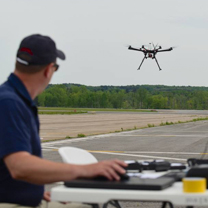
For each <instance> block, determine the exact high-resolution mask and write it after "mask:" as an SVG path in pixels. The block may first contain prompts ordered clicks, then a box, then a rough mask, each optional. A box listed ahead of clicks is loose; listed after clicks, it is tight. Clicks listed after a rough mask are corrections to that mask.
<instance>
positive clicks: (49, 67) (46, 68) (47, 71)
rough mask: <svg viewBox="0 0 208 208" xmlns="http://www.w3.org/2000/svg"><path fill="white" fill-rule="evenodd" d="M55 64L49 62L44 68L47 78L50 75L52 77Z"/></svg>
mask: <svg viewBox="0 0 208 208" xmlns="http://www.w3.org/2000/svg"><path fill="white" fill-rule="evenodd" d="M52 66H53V64H52V63H51V64H48V65H47V66H46V67H45V69H44V76H45V77H46V78H48V77H50V75H51V67H52Z"/></svg>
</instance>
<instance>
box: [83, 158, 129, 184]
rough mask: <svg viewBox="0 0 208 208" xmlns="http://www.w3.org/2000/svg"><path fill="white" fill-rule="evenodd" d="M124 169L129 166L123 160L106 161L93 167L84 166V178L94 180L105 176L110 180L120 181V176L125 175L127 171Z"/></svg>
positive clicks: (92, 165)
mask: <svg viewBox="0 0 208 208" xmlns="http://www.w3.org/2000/svg"><path fill="white" fill-rule="evenodd" d="M123 167H127V164H126V163H125V162H123V161H121V160H104V161H101V162H98V163H94V164H91V165H84V167H83V174H82V177H85V178H93V177H96V176H104V177H106V178H108V179H109V180H117V181H118V180H120V177H119V175H118V174H124V173H125V172H126V171H125V170H124V169H123Z"/></svg>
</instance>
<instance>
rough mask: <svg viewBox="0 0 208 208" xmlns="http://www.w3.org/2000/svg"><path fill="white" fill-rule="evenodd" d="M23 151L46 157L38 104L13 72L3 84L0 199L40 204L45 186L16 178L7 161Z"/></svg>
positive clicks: (1, 101) (0, 109)
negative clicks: (43, 149) (9, 157)
mask: <svg viewBox="0 0 208 208" xmlns="http://www.w3.org/2000/svg"><path fill="white" fill-rule="evenodd" d="M19 151H26V152H29V153H30V154H32V155H35V156H38V157H42V154H41V146H40V137H39V119H38V115H37V108H36V106H35V104H34V102H33V100H32V99H31V97H30V95H29V93H28V91H27V89H26V88H25V86H24V84H23V83H22V82H21V80H20V79H19V78H18V77H17V76H16V75H14V74H11V75H10V76H9V78H8V81H6V82H5V83H4V84H2V85H1V86H0V202H4V203H15V204H21V205H24V206H37V205H38V204H39V203H40V202H41V200H42V198H43V192H44V187H43V186H41V185H34V184H31V183H28V182H24V181H20V180H14V179H13V178H12V177H11V175H10V173H9V171H8V169H7V167H6V165H5V163H4V161H3V158H4V157H5V156H7V155H9V154H11V153H15V152H19Z"/></svg>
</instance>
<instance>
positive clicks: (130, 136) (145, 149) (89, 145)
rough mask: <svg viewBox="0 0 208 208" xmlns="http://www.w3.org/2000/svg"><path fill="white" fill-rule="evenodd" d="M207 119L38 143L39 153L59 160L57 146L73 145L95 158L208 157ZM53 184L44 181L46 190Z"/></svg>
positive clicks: (150, 207) (154, 206) (152, 206)
mask: <svg viewBox="0 0 208 208" xmlns="http://www.w3.org/2000/svg"><path fill="white" fill-rule="evenodd" d="M207 143H208V121H207V120H206V121H197V122H191V123H183V124H175V125H169V126H160V127H152V128H146V129H140V130H134V131H127V132H121V133H112V134H104V135H97V136H90V137H84V138H77V139H68V140H62V141H55V142H48V143H42V150H43V157H44V158H46V159H49V160H52V161H57V162H61V161H62V160H61V158H60V156H59V154H58V148H59V147H62V146H73V147H78V148H82V149H85V150H88V151H90V152H91V153H92V154H93V155H94V156H95V157H96V158H97V159H98V160H104V159H113V158H118V159H121V160H145V161H147V160H148V161H149V160H154V159H164V160H168V161H170V162H180V163H186V160H187V159H188V158H201V157H204V158H208V155H207V154H208V153H207V149H206V145H207ZM53 186H56V185H54V184H51V185H47V186H46V190H50V189H51V188H52V187H53ZM121 205H122V207H123V208H129V207H138V206H140V207H144V208H158V207H160V206H161V203H153V202H152V203H150V202H149V203H144V202H121Z"/></svg>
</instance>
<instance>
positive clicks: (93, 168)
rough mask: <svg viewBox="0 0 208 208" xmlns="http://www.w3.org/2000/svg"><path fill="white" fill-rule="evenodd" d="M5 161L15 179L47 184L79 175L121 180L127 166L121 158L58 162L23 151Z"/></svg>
mask: <svg viewBox="0 0 208 208" xmlns="http://www.w3.org/2000/svg"><path fill="white" fill-rule="evenodd" d="M4 162H5V164H6V166H7V168H8V170H9V172H10V174H11V176H12V177H13V178H14V179H16V180H23V181H27V182H30V183H34V184H47V183H53V182H57V181H68V180H73V179H76V178H79V177H83V178H92V177H96V176H105V177H107V178H108V179H109V180H113V179H115V180H119V179H120V178H119V176H118V173H121V174H123V173H125V170H124V169H123V168H122V167H126V166H127V165H126V164H125V163H124V162H122V161H120V160H108V161H101V162H98V163H94V164H90V165H72V164H64V163H57V162H52V161H49V160H45V159H42V158H39V157H36V156H33V155H31V154H29V153H28V152H23V151H22V152H17V153H12V154H10V155H7V156H6V157H4Z"/></svg>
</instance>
